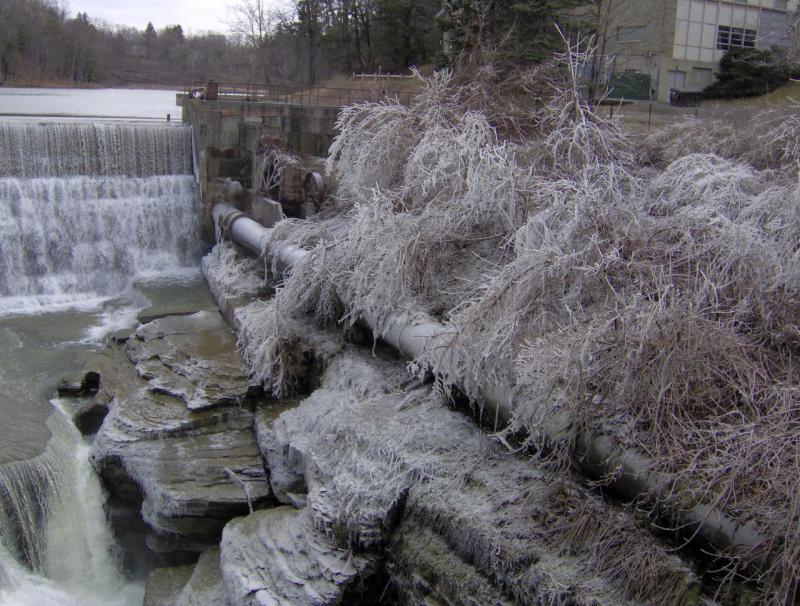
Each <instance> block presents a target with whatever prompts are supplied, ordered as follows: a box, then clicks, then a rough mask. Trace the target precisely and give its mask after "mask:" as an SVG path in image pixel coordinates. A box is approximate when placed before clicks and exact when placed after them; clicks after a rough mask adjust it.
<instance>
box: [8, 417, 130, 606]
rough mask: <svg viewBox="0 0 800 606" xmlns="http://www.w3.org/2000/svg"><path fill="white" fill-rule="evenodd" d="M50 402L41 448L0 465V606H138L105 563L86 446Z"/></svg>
mask: <svg viewBox="0 0 800 606" xmlns="http://www.w3.org/2000/svg"><path fill="white" fill-rule="evenodd" d="M56 404H57V412H56V413H55V414H53V415H51V416H50V418H49V419H48V421H47V424H48V427H49V428H50V431H51V432H52V434H53V437H52V438H51V440H50V442H49V443H48V446H47V450H46V451H45V452H44V453H42V454H41V455H39V456H38V457H35V458H33V459H29V460H27V461H18V462H15V463H9V464H6V465H2V466H0V606H12V605H13V606H19V605H20V604H28V603H30V604H44V605H53V606H55V605H59V606H60V605H65V606H66V605H70V606H79V605H80V606H89V605H98V606H99V605H101V604H119V605H122V604H129V603H135V602H136V601H140V600H141V595H140V593H141V588H136V587H135V586H133V585H128V584H126V583H125V582H124V581H123V579H122V577H121V575H120V572H119V570H118V566H117V565H116V562H115V560H114V557H113V539H112V536H111V531H110V530H109V528H108V524H107V522H106V518H105V513H104V511H103V495H102V489H101V487H100V483H99V481H98V479H97V477H96V476H95V474H94V472H93V470H92V468H91V465H90V463H89V457H88V453H89V445H88V444H86V443H85V442H84V441H83V439H82V437H81V436H80V434H79V433H78V430H77V429H76V428H75V427H74V426H73V425H72V421H71V420H70V418H69V417H68V416H67V415H66V414H65V413H64V412H63V411H62V410H61V409H60V408H59V406H58V403H56Z"/></svg>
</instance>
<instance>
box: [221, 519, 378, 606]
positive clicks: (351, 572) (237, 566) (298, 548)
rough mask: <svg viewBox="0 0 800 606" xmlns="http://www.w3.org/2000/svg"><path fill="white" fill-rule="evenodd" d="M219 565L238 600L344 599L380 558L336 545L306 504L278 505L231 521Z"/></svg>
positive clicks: (257, 603)
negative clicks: (297, 507) (314, 520)
mask: <svg viewBox="0 0 800 606" xmlns="http://www.w3.org/2000/svg"><path fill="white" fill-rule="evenodd" d="M220 567H221V570H222V578H223V580H224V582H225V588H226V591H227V594H228V597H229V598H230V600H231V602H232V603H233V604H235V605H236V606H271V605H275V606H278V605H284V604H285V605H289V604H308V605H311V606H327V605H334V604H341V603H342V599H343V596H344V595H345V594H346V592H347V591H348V590H352V586H353V585H355V584H358V583H359V582H360V580H361V579H362V578H364V577H368V576H370V575H371V574H372V573H373V572H374V569H375V559H374V558H371V557H363V556H358V555H355V554H353V553H352V552H351V551H348V550H344V549H337V548H335V547H332V546H331V545H330V543H329V542H328V541H327V540H326V538H325V536H324V535H323V534H322V533H320V532H319V530H317V529H316V528H314V526H313V524H312V522H311V519H310V517H309V516H308V514H307V511H306V510H300V511H298V510H295V509H293V508H291V507H277V508H274V509H267V510H264V511H258V512H255V513H253V514H251V515H249V516H247V517H244V518H238V519H236V520H233V521H232V522H230V523H229V524H228V525H227V526H226V527H225V531H224V533H223V535H222V543H221V545H220Z"/></svg>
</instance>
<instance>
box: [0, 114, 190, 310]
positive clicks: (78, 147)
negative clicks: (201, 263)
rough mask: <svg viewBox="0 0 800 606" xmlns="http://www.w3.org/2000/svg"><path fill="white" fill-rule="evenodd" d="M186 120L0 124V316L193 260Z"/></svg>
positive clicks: (81, 296)
mask: <svg viewBox="0 0 800 606" xmlns="http://www.w3.org/2000/svg"><path fill="white" fill-rule="evenodd" d="M191 163H192V160H191V134H190V130H189V129H188V128H182V127H164V126H144V125H106V126H101V125H86V124H69V125H63V124H48V125H30V124H21V125H20V124H6V125H0V315H1V314H3V313H9V312H12V313H18V312H20V311H30V310H35V309H38V308H40V307H42V306H44V307H47V306H49V305H52V304H63V303H70V302H74V301H85V300H95V299H96V298H97V297H102V296H108V295H111V294H114V293H118V292H120V291H122V290H124V289H125V287H126V285H127V284H128V282H129V281H130V280H131V279H132V278H133V277H135V276H137V275H140V274H143V273H144V274H148V273H165V272H171V271H176V270H180V269H182V268H187V267H189V266H191V267H196V265H197V259H198V257H199V253H200V243H199V230H200V217H199V209H198V196H197V189H196V185H195V182H194V179H193V178H192V176H191V172H190V171H191Z"/></svg>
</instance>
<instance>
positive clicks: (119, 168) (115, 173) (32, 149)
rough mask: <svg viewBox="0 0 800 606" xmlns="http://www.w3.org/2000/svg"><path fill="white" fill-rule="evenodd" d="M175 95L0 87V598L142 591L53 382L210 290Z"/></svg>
mask: <svg viewBox="0 0 800 606" xmlns="http://www.w3.org/2000/svg"><path fill="white" fill-rule="evenodd" d="M174 103H175V93H174V92H170V91H141V90H69V89H18V88H0V385H2V390H0V419H2V431H1V432H0V606H24V605H26V604H31V605H33V604H37V605H45V606H56V605H57V606H93V605H98V606H99V605H101V604H102V605H106V604H108V605H115V606H133V605H135V604H141V602H142V597H143V583H142V582H141V581H140V580H130V579H128V578H126V575H125V574H124V571H122V570H120V566H119V563H118V560H117V558H116V553H115V546H114V542H113V539H112V537H111V533H110V531H109V528H108V525H107V523H106V520H105V514H104V510H103V503H104V498H105V497H104V494H103V492H102V489H101V488H100V484H99V482H98V481H97V478H96V477H95V474H94V472H93V470H92V469H91V466H90V464H89V461H88V451H89V444H90V443H89V442H88V441H87V440H86V439H85V438H83V437H82V436H81V435H80V434H79V433H78V432H77V430H76V429H75V427H74V426H73V424H72V422H71V415H72V413H73V411H72V410H71V409H70V408H69V407H70V404H69V403H68V402H66V401H61V400H59V399H58V398H56V394H55V386H56V384H57V382H58V381H59V379H60V378H62V377H63V376H64V375H66V374H69V373H72V372H75V371H78V370H79V369H80V367H81V366H82V364H83V361H84V360H85V358H86V356H87V355H88V354H90V353H91V352H92V351H95V350H97V349H99V348H100V347H102V345H103V342H104V339H105V338H106V337H107V335H109V334H110V333H111V332H113V331H116V330H119V329H122V328H125V327H128V326H132V325H133V324H134V323H135V321H136V313H137V311H139V310H141V309H142V308H145V307H148V306H150V305H152V304H157V305H158V304H165V305H175V304H178V303H182V302H183V303H187V302H198V304H199V305H207V304H208V302H209V301H210V299H209V295H208V292H207V290H206V287H205V283H204V282H203V279H202V276H201V273H200V270H199V258H200V253H201V252H202V251H201V243H200V236H199V230H200V225H199V216H198V209H197V205H198V194H197V189H196V186H195V182H194V178H193V177H192V175H191V170H192V165H191V137H190V133H189V130H188V128H185V127H182V126H180V125H179V124H176V123H174V122H173V123H171V124H167V123H166V120H165V116H166V114H167V113H172V114H173V115H175V114H177V113H178V111H179V110H178V108H176V107H175V105H174ZM21 114H25V115H24V116H23V115H21ZM101 117H102V118H101ZM159 123H160V124H159Z"/></svg>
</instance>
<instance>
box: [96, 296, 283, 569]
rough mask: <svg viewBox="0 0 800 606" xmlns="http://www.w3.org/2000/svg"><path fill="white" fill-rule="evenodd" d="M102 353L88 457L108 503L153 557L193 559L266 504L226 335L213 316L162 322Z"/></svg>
mask: <svg viewBox="0 0 800 606" xmlns="http://www.w3.org/2000/svg"><path fill="white" fill-rule="evenodd" d="M107 355H108V356H110V357H111V356H113V357H114V363H115V365H116V367H117V369H118V371H116V372H115V373H112V377H113V378H112V379H110V380H109V381H106V379H105V376H104V375H103V374H102V372H101V385H102V386H103V389H107V390H109V391H110V393H111V395H112V396H113V402H112V405H111V407H110V412H109V413H108V415H107V416H106V418H105V420H104V421H103V424H102V427H101V428H100V431H99V432H98V434H97V437H96V438H95V441H94V444H93V446H92V453H91V457H92V461H93V463H94V465H95V468H96V469H97V470H98V472H99V474H100V477H101V479H102V480H103V483H104V485H105V487H106V489H107V490H108V492H109V506H110V507H111V508H112V510H116V511H117V512H119V516H117V519H118V522H119V523H120V524H124V515H123V514H124V513H125V512H131V511H138V514H139V516H140V519H142V520H143V521H144V522H145V523H146V525H147V528H148V533H149V534H148V536H147V541H146V543H147V547H148V548H149V550H150V551H151V552H155V553H157V554H159V556H160V557H161V561H163V562H167V563H170V562H185V561H187V560H188V559H193V558H196V557H197V553H199V552H201V551H203V550H205V549H207V548H208V547H209V546H210V545H213V544H215V543H216V542H218V540H219V537H220V535H221V532H222V528H223V526H224V525H225V523H226V522H227V521H228V520H230V519H231V518H233V517H236V516H241V515H244V514H246V513H248V512H250V511H251V510H253V509H258V508H259V507H263V506H264V505H266V504H268V503H270V502H271V501H272V499H271V496H270V489H269V484H268V481H267V476H266V473H265V470H264V466H263V462H262V458H261V455H260V452H259V450H258V448H257V445H256V440H255V436H254V433H253V429H252V424H253V418H252V413H250V412H249V411H248V410H246V409H243V408H241V407H240V406H238V404H232V403H233V402H238V401H240V400H241V399H242V398H243V397H244V395H245V394H246V392H247V389H248V381H247V377H246V375H244V371H243V368H242V363H241V360H239V359H238V357H237V356H238V354H237V353H236V351H235V347H234V342H233V339H232V337H231V335H230V332H229V329H228V328H227V326H226V325H225V323H224V322H223V321H222V319H221V317H220V316H219V314H217V313H213V314H211V313H205V312H203V313H198V314H193V315H191V316H181V317H169V318H164V319H161V320H156V321H154V322H151V323H150V324H147V325H145V326H142V327H140V328H139V329H138V330H137V332H136V335H135V338H132V339H130V340H129V342H128V343H127V344H126V345H125V348H124V349H122V348H119V347H118V348H112V349H110V350H109V353H108V354H107ZM198 402H200V403H201V405H198ZM130 523H133V520H131V521H130ZM118 530H120V531H122V532H124V528H123V529H119V528H118Z"/></svg>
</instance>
